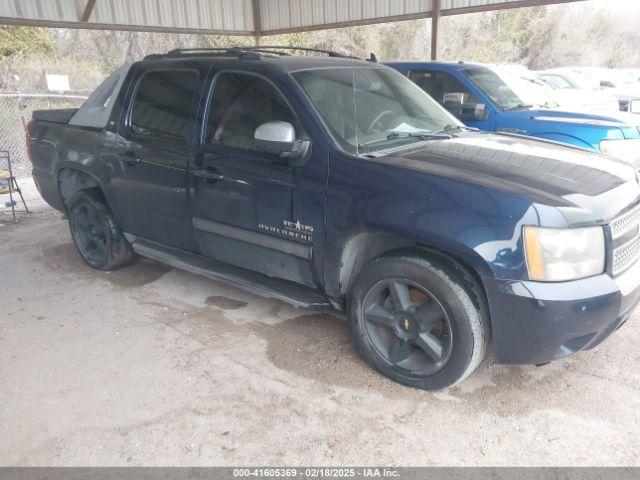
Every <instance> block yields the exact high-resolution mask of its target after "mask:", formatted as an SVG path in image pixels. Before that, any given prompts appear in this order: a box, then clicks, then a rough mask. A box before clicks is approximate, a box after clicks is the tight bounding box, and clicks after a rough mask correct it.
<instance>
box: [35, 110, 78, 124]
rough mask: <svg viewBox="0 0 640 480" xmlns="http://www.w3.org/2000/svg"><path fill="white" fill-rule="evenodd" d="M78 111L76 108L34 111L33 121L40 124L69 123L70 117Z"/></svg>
mask: <svg viewBox="0 0 640 480" xmlns="http://www.w3.org/2000/svg"><path fill="white" fill-rule="evenodd" d="M77 111H78V109H77V108H59V109H56V110H36V111H34V112H33V119H34V120H35V121H40V122H50V123H63V124H66V123H69V120H71V117H73V115H74V114H75V113H76V112H77Z"/></svg>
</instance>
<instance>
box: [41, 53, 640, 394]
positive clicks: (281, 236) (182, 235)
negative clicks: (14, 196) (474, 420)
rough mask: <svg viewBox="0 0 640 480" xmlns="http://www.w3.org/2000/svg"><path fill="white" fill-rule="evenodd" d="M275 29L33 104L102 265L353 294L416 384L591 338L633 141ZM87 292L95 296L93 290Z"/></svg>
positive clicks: (311, 296)
mask: <svg viewBox="0 0 640 480" xmlns="http://www.w3.org/2000/svg"><path fill="white" fill-rule="evenodd" d="M285 52H286V50H283V47H277V48H276V47H265V46H262V47H259V49H254V48H235V49H228V50H225V49H222V50H178V51H173V52H169V53H167V54H164V55H153V56H149V57H147V58H145V59H144V60H143V61H140V62H136V63H134V64H133V65H127V66H124V67H122V68H120V69H119V70H117V71H116V72H115V73H114V74H113V75H112V76H111V77H109V78H108V79H107V80H106V81H105V82H104V83H103V84H102V85H101V86H100V87H98V89H97V90H96V91H95V92H94V93H93V94H92V95H91V96H90V97H89V99H88V100H87V102H86V103H85V104H84V105H83V106H82V107H81V108H80V109H79V110H74V109H71V110H49V111H40V112H35V113H34V115H33V121H32V122H31V123H30V125H29V147H30V149H29V150H30V152H31V155H32V161H33V177H34V179H35V181H36V184H37V186H38V189H39V190H40V193H41V194H42V196H43V197H44V199H45V200H46V201H47V202H48V203H49V204H50V205H51V206H53V207H54V208H56V209H58V210H60V211H62V212H65V213H66V214H67V217H68V219H69V229H70V233H71V237H72V239H73V241H74V244H75V246H76V249H77V251H78V253H79V255H80V256H81V257H82V258H83V260H84V261H85V262H86V264H87V265H89V266H90V267H92V268H95V269H98V270H113V269H116V268H121V267H124V266H126V265H127V264H129V263H131V262H133V261H135V259H136V255H141V256H144V257H148V258H152V259H155V260H157V261H161V262H164V263H167V264H169V265H172V266H174V267H176V268H181V269H186V270H188V271H191V272H194V273H196V274H199V275H205V276H207V277H211V278H215V279H218V280H222V281H225V282H229V283H232V284H234V285H237V286H238V287H240V288H244V289H247V290H250V291H252V292H255V293H257V294H259V295H263V296H266V297H271V298H277V299H281V300H284V301H287V302H290V303H291V304H293V305H295V306H298V307H308V308H316V309H317V308H327V309H329V308H335V309H338V310H340V311H343V312H345V313H346V314H347V317H348V320H349V324H350V326H351V332H352V336H353V339H354V341H355V343H356V345H357V347H358V349H359V351H360V352H361V354H362V355H363V357H364V358H366V359H367V360H368V361H369V362H370V363H371V364H372V365H373V366H374V367H375V368H376V369H378V370H379V371H380V372H382V373H383V374H384V375H387V376H388V377H390V378H392V379H394V380H396V381H398V382H401V383H403V384H406V385H411V386H414V387H418V388H424V389H437V388H444V387H447V386H450V385H453V384H455V383H456V382H459V381H460V380H462V379H464V378H465V377H466V376H468V375H469V374H471V373H472V372H473V371H474V369H475V368H476V367H477V366H478V364H479V363H480V362H481V360H482V358H483V357H484V356H485V353H486V352H487V351H488V350H489V349H490V348H492V350H493V353H494V356H495V358H496V360H497V361H499V362H505V363H536V364H540V363H544V362H548V361H550V360H553V359H555V358H559V357H562V356H565V355H569V354H571V353H574V352H577V351H579V350H582V349H587V348H592V347H594V346H596V345H598V344H599V343H600V342H601V341H603V340H604V339H605V338H607V337H608V336H609V334H611V333H612V332H613V331H614V330H616V329H617V328H618V327H620V325H622V323H623V322H624V321H625V320H626V319H627V318H628V317H629V315H630V312H631V311H632V309H633V308H634V307H635V306H636V304H637V303H638V300H639V299H640V262H638V258H640V236H639V227H640V186H639V185H638V182H637V179H636V176H635V171H634V169H632V168H631V167H630V166H628V165H626V164H625V163H624V162H621V161H618V160H615V159H612V158H609V157H605V156H602V155H599V154H596V153H594V152H589V151H586V150H583V149H578V148H574V147H570V146H566V145H561V144H558V143H553V142H546V141H541V140H536V139H531V138H527V137H523V136H513V135H502V134H493V133H486V132H480V131H476V130H470V129H468V128H466V127H465V126H464V125H463V124H462V123H460V122H459V121H458V120H457V119H456V118H455V117H454V116H453V115H451V114H450V113H449V112H448V111H447V110H445V109H444V108H442V107H441V106H440V105H439V104H438V103H436V102H435V101H434V100H433V99H432V98H431V97H429V96H428V95H427V94H425V93H424V92H423V91H422V90H420V89H419V88H418V87H416V85H415V84H413V83H412V82H411V81H409V80H408V79H407V78H406V77H403V76H402V75H401V74H399V73H398V72H396V71H395V70H393V69H391V68H388V67H385V66H383V65H378V64H375V63H372V62H367V61H361V60H357V59H353V58H344V57H341V56H339V55H338V54H335V53H333V52H329V56H321V57H320V56H290V55H287V54H285ZM88 301H90V299H88Z"/></svg>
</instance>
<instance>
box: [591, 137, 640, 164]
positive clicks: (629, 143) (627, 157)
mask: <svg viewBox="0 0 640 480" xmlns="http://www.w3.org/2000/svg"><path fill="white" fill-rule="evenodd" d="M600 151H601V152H602V153H604V154H605V155H610V156H612V157H615V158H618V159H620V160H623V161H625V162H627V163H629V164H630V165H633V166H636V165H638V164H640V138H630V139H626V140H602V141H601V142H600Z"/></svg>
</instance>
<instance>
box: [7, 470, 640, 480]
mask: <svg viewBox="0 0 640 480" xmlns="http://www.w3.org/2000/svg"><path fill="white" fill-rule="evenodd" d="M294 478H299V479H361V478H367V479H384V478H387V479H394V480H538V479H544V480H547V479H549V480H638V479H640V468H637V467H634V468H622V467H620V468H599V467H593V468H586V467H585V468H568V467H567V468H555V467H548V468H544V467H540V468H538V467H536V468H533V467H530V468H516V467H514V468H502V467H496V468H491V467H486V468H473V467H461V468H456V467H409V468H394V467H184V468H183V467H113V468H112V467H96V468H92V467H86V468H85V467H2V468H0V480H85V479H91V480H94V479H95V480H129V479H131V480H139V479H140V480H200V479H202V480H209V479H211V480H227V479H237V480H240V479H294Z"/></svg>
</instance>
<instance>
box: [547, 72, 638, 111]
mask: <svg viewBox="0 0 640 480" xmlns="http://www.w3.org/2000/svg"><path fill="white" fill-rule="evenodd" d="M540 76H541V77H542V78H543V79H545V80H546V81H548V82H550V83H553V84H555V85H564V88H567V89H575V88H580V89H581V90H583V91H584V90H586V89H590V90H591V91H592V92H603V93H606V94H607V95H612V96H613V97H614V98H615V99H616V100H617V102H618V108H619V109H620V110H621V111H623V112H629V113H634V114H640V77H638V76H637V72H636V71H635V70H625V71H616V70H611V69H607V68H588V67H574V68H554V69H551V70H545V71H543V72H540Z"/></svg>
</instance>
